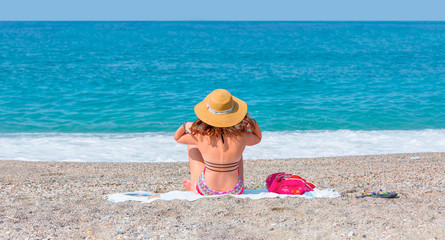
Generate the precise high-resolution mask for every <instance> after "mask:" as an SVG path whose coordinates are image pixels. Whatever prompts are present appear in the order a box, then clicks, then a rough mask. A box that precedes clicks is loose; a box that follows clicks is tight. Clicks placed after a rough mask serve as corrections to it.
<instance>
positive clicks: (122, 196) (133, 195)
mask: <svg viewBox="0 0 445 240" xmlns="http://www.w3.org/2000/svg"><path fill="white" fill-rule="evenodd" d="M221 196H224V195H211V196H203V195H199V194H196V193H193V192H190V191H171V192H167V193H161V194H159V193H152V192H146V191H135V192H127V193H115V194H109V195H106V196H104V198H105V199H108V200H109V201H111V202H113V203H118V202H125V201H138V202H145V203H151V202H153V201H156V200H165V201H171V200H187V201H195V200H198V199H201V198H211V197H221ZM229 196H232V197H235V198H249V199H262V198H285V197H294V198H295V197H297V198H298V197H299V198H336V197H340V193H338V192H336V191H334V190H332V189H323V190H320V189H318V188H315V189H314V190H313V191H310V192H306V193H304V194H303V195H286V194H278V193H271V192H269V191H268V190H267V189H252V190H250V189H245V190H244V192H243V194H240V195H230V194H229Z"/></svg>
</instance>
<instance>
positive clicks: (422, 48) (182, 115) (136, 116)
mask: <svg viewBox="0 0 445 240" xmlns="http://www.w3.org/2000/svg"><path fill="white" fill-rule="evenodd" d="M216 88H225V89H227V90H229V91H230V92H231V93H232V94H233V95H234V96H237V97H239V98H241V99H243V100H244V101H246V102H247V104H248V107H249V112H250V113H251V114H252V116H253V117H254V118H255V119H256V120H257V121H258V122H259V124H260V126H261V127H262V129H263V130H264V131H265V132H266V134H265V136H269V137H268V138H267V139H265V140H264V141H263V142H265V143H264V144H266V146H268V147H271V146H272V148H273V146H276V147H283V143H281V142H279V141H278V140H277V139H281V140H282V139H287V140H286V143H287V144H289V145H285V146H284V147H288V148H294V147H293V146H295V145H298V144H301V143H303V142H306V140H304V136H306V137H307V136H309V135H307V134H321V136H319V137H317V139H318V138H324V139H330V140H329V141H328V142H335V141H336V140H335V138H330V137H329V136H331V135H332V134H333V135H332V136H335V137H338V138H339V139H344V138H346V140H348V141H347V142H338V144H334V145H335V146H334V145H333V149H335V148H338V147H339V146H340V147H341V146H349V145H348V144H352V145H354V144H356V145H354V146H355V147H356V148H357V149H356V152H354V151H352V152H351V151H349V152H348V151H346V152H338V151H333V152H332V153H331V152H330V153H327V154H324V155H342V154H343V155H344V154H360V153H361V152H360V147H361V149H364V150H369V149H373V148H375V146H374V145H372V146H371V145H367V143H366V139H374V140H375V137H376V136H385V137H383V139H385V138H386V137H388V136H389V137H391V136H402V135H403V134H405V133H408V135H409V136H413V137H415V136H419V134H429V135H427V138H428V139H436V137H437V141H435V142H433V143H431V142H428V143H426V142H423V143H422V144H423V145H422V144H420V145H422V146H433V147H432V149H424V148H420V149H419V150H418V151H423V150H427V151H445V143H444V142H442V140H440V139H441V138H442V135H441V134H445V133H444V129H445V22H0V159H5V158H8V159H24V160H45V159H49V158H51V156H54V159H51V160H54V161H57V160H79V161H83V160H85V161H90V158H89V155H88V153H84V152H83V151H82V150H81V149H88V148H89V147H91V146H93V145H94V146H96V145H95V144H98V142H100V144H99V145H100V146H99V145H97V146H98V147H97V149H96V148H94V149H90V150H91V151H90V155H91V154H93V155H94V154H97V156H96V155H94V156H96V159H97V160H98V161H102V160H103V161H114V160H116V161H125V160H128V159H130V160H131V161H133V160H134V161H144V160H146V161H182V160H186V159H182V157H183V156H181V159H176V158H179V155H178V157H176V158H170V157H163V156H164V155H162V154H161V153H159V152H160V151H164V150H165V149H162V150H159V148H162V146H164V145H163V144H162V143H166V142H168V144H170V141H171V139H170V135H171V133H172V132H173V131H174V130H175V129H176V127H177V126H178V125H179V124H181V123H182V122H183V121H184V120H187V121H193V120H195V119H196V117H195V115H194V113H193V107H194V105H195V104H196V103H198V102H199V101H201V100H202V99H203V98H204V97H205V96H206V95H207V94H208V93H210V92H211V91H212V90H213V89H216ZM298 134H302V135H301V136H303V137H301V138H300V137H297V138H296V139H293V138H292V136H296V135H298ZM330 134H331V135H330ZM345 134H346V135H345ZM357 134H358V135H357ZM361 134H362V135H361ZM363 134H370V135H369V136H368V137H365V135H363ZM401 134H402V135H401ZM352 135H353V136H355V137H352ZM283 136H284V137H283ZM348 136H349V137H348ZM444 136H445V135H444ZM61 139H65V140H61ZM119 139H121V141H119ZM122 139H124V140H125V141H129V143H128V145H125V149H127V150H128V151H129V152H125V151H124V152H125V153H126V155H125V154H124V155H119V153H120V152H122V149H120V148H119V146H120V144H121V143H122V142H125V141H124V140H122ZM354 139H355V140H354ZM357 139H358V140H357ZM403 139H408V140H407V141H408V142H410V141H411V142H412V140H413V139H411V138H409V137H408V138H403ZM419 139H422V138H416V139H415V141H414V143H415V144H417V145H416V146H420V145H418V144H419V143H418V142H416V141H421V140H419ZM266 140H267V141H266ZM346 140H345V141H346ZM399 140H400V139H399ZM101 141H103V142H101ZM144 141H145V142H144ZM339 141H340V140H339ZM357 141H358V142H357ZM375 141H377V140H375ZM64 142H65V145H60V144H62V143H64ZM146 142H150V144H149V146H147V145H144V143H146ZM371 142H372V141H371ZM377 142H379V141H377ZM396 142H397V141H394V144H395V145H394V150H393V151H391V150H388V151H386V152H398V151H399V152H400V151H409V149H413V147H412V146H407V150H404V149H400V147H398V146H397V144H396ZM114 143H116V145H113V144H114ZM157 143H159V144H160V145H159V146H157V145H156V144H157ZM357 143H359V144H358V145H357ZM58 144H59V145H58ZM76 144H77V145H76ZM153 144H154V145H156V146H157V147H156V148H154V147H153V146H154V145H153ZM172 144H173V143H172ZM267 144H270V145H267ZM274 144H275V145H274ZM319 144H321V145H322V146H321V149H325V148H326V147H327V146H326V144H328V143H319ZM319 144H315V145H317V146H319ZM387 144H388V143H386V144H385V145H387ZM352 145H351V146H352ZM45 146H46V147H45ZM82 146H83V147H84V148H81V147H82ZM134 146H139V147H140V149H145V150H138V149H135V148H134ZM169 146H170V147H169V149H171V148H172V147H171V146H173V145H169ZM300 146H301V145H300ZM76 147H78V150H75V149H76ZM175 147H176V145H175ZM30 149H33V150H32V151H31V150H30ZM53 149H59V150H60V151H59V150H58V152H57V151H56V150H53ZM66 149H68V150H66ZM69 149H71V150H72V151H69ZM73 149H74V150H73ZM104 149H108V150H105V151H104V152H108V153H109V154H108V155H106V153H102V151H103V150H104ZM110 149H113V150H114V151H115V153H114V152H113V151H111V150H110ZM125 149H124V150H125ZM147 149H148V150H147ZM305 149H306V150H307V149H313V152H308V153H307V154H306V155H305V154H300V155H298V151H297V152H292V151H291V152H292V154H294V155H292V156H295V154H296V155H297V156H295V157H298V156H318V155H317V154H315V153H316V152H317V151H319V149H318V150H317V149H316V148H314V147H311V146H307V147H306V148H305ZM342 149H345V147H343V148H342ZM354 149H355V148H354ZM376 149H379V148H376ZM300 150H302V149H300ZM414 150H415V151H417V150H416V149H414ZM48 151H49V152H51V153H48V155H45V154H44V153H45V152H48ZM54 151H56V152H54ZM144 151H145V152H144ZM178 151H182V150H178ZM277 151H278V150H276V151H274V154H275V152H277ZM280 151H285V152H289V151H288V150H287V148H284V149H281V150H280ZM78 152H82V154H85V156H84V157H82V156H79V154H77V153H78ZM110 152H112V153H110ZM300 152H301V151H300ZM363 152H364V153H365V154H369V153H370V152H369V151H363ZM380 152H385V151H384V150H382V151H380ZM74 153H76V156H73V155H74ZM113 153H114V155H113ZM127 153H128V154H127ZM371 153H372V152H371ZM378 153H379V152H378ZM39 154H40V155H39ZM101 154H102V155H101ZM104 154H105V155H106V157H105V155H104ZM156 154H158V155H156ZM159 154H160V155H159ZM252 154H253V153H252ZM268 154H272V153H270V152H264V153H262V155H261V156H256V155H255V154H253V155H252V158H261V157H267V156H268ZM129 155H131V156H133V155H134V158H131V157H129ZM254 155H255V156H254ZM322 155H323V154H322ZM34 156H40V157H39V158H36V157H34ZM66 156H72V158H70V157H66ZM101 156H104V157H101ZM115 156H118V157H117V158H115ZM137 156H142V157H137ZM151 156H156V157H151ZM274 156H275V155H274ZM275 157H286V156H285V155H277V156H275ZM132 159H133V160H132Z"/></svg>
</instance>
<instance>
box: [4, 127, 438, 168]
mask: <svg viewBox="0 0 445 240" xmlns="http://www.w3.org/2000/svg"><path fill="white" fill-rule="evenodd" d="M415 152H445V129H439V130H410V131H399V130H396V131H389V130H388V131H350V130H338V131H285V132H264V133H263V140H262V142H261V143H260V144H259V145H256V146H253V147H248V148H247V149H246V151H245V152H244V158H245V159H270V158H301V157H329V156H345V155H367V154H385V153H415ZM0 159H3V160H8V159H9V160H26V161H76V162H172V161H174V162H175V161H187V153H186V146H185V145H182V144H178V143H176V142H175V141H174V140H173V133H123V134H86V133H85V134H84V133H82V134H81V133H51V134H49V133H45V134H43V133H38V134H37V133H36V134H32V133H8V134H6V133H2V134H0Z"/></svg>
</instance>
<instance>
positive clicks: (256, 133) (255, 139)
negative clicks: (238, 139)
mask: <svg viewBox="0 0 445 240" xmlns="http://www.w3.org/2000/svg"><path fill="white" fill-rule="evenodd" d="M262 137H263V135H262V133H261V129H260V126H258V123H257V122H256V121H255V127H254V130H253V131H252V132H251V133H248V135H247V142H246V145H247V146H252V145H255V144H258V143H260V142H261V138H262Z"/></svg>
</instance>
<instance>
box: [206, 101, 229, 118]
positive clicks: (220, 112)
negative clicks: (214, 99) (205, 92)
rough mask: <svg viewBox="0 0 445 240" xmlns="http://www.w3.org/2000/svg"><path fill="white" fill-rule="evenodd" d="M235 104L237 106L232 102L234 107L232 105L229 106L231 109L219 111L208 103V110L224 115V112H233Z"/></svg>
mask: <svg viewBox="0 0 445 240" xmlns="http://www.w3.org/2000/svg"><path fill="white" fill-rule="evenodd" d="M234 106H235V105H234V104H233V103H232V107H231V108H229V109H227V110H224V111H217V110H215V109H213V108H211V107H210V106H209V104H208V103H207V110H209V112H211V113H213V114H217V115H224V114H227V113H231V112H232V111H233V107H234Z"/></svg>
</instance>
